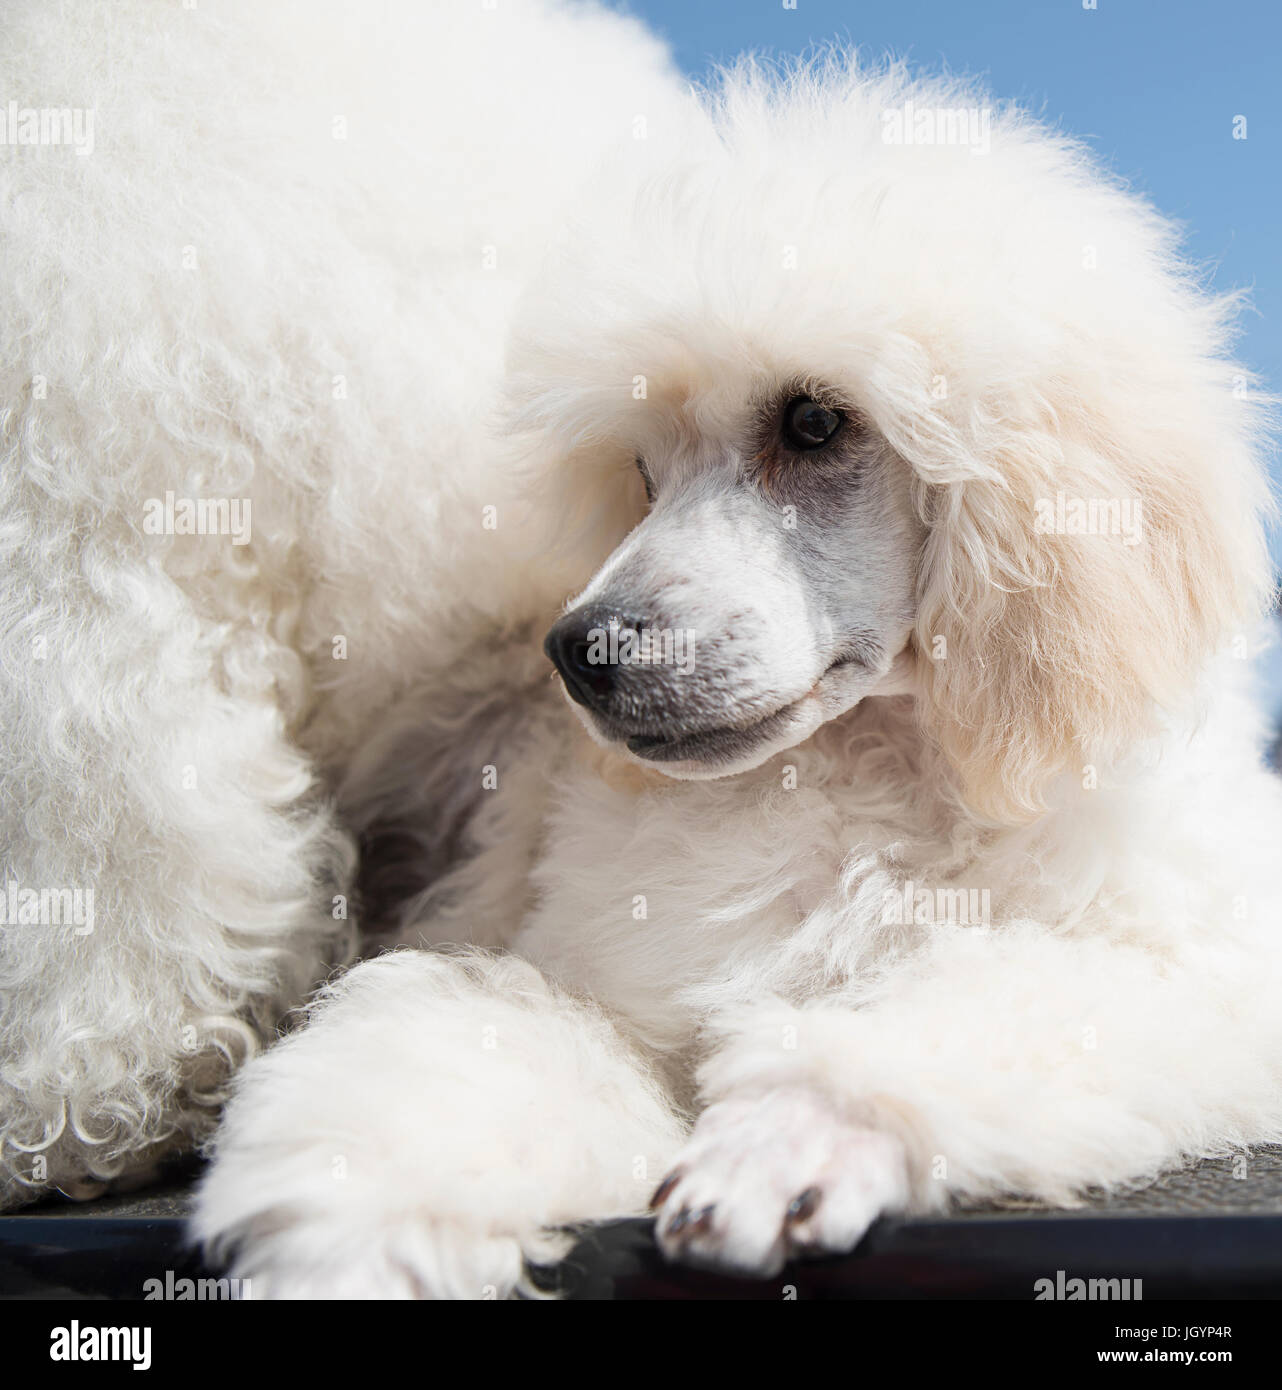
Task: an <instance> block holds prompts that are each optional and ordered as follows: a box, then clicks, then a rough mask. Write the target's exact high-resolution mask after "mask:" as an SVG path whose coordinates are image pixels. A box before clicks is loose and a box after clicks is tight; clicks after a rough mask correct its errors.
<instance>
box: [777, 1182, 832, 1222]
mask: <svg viewBox="0 0 1282 1390" xmlns="http://www.w3.org/2000/svg"><path fill="white" fill-rule="evenodd" d="M822 1198H823V1193H822V1192H821V1191H820V1190H819V1188H817V1187H808V1188H806V1189H805V1191H804V1192H799V1193H798V1194H797V1195H796V1196H795V1197H794V1198H793V1199H792V1201H791V1202H789V1203H788V1213H787V1215H786V1216H785V1217H784V1223H785V1225H788V1226H796V1225H798V1224H799V1223H800V1222H802V1221H809V1220H810V1218H811V1217H812V1216H813V1215H814V1214H815V1212H816V1211H817V1210H818V1209H819V1203H820V1201H821V1200H822Z"/></svg>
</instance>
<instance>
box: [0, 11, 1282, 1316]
mask: <svg viewBox="0 0 1282 1390" xmlns="http://www.w3.org/2000/svg"><path fill="white" fill-rule="evenodd" d="M0 53H2V57H0V76H2V77H3V82H2V84H0V87H2V89H3V90H4V91H5V92H7V93H16V94H18V97H19V101H20V103H21V105H22V108H23V109H22V110H19V111H18V112H16V113H15V112H14V111H13V109H12V103H11V107H10V110H9V112H7V113H6V121H7V123H6V126H5V132H6V146H5V147H4V148H0V218H2V219H3V235H2V236H0V287H2V288H0V343H2V344H3V351H2V352H0V378H2V380H3V395H2V396H0V443H2V447H3V470H2V471H0V509H2V511H0V516H2V520H0V546H2V547H3V551H4V561H3V563H4V571H3V573H4V580H3V598H2V608H0V612H2V615H3V621H2V627H3V633H4V647H3V660H4V679H3V682H2V683H0V700H3V704H4V708H3V716H2V725H0V726H2V727H3V748H4V758H3V768H2V772H3V777H4V796H3V801H2V802H0V814H2V815H3V817H4V825H3V852H4V866H3V867H4V873H5V880H6V895H5V901H4V904H3V906H4V910H5V913H6V916H5V925H4V926H3V928H2V929H0V949H2V951H3V957H2V960H0V971H2V979H3V991H4V1014H3V1024H2V1028H0V1044H2V1049H3V1054H2V1055H3V1101H2V1111H0V1132H2V1134H3V1141H4V1147H3V1169H4V1177H5V1182H6V1189H5V1191H6V1197H7V1200H9V1201H11V1202H12V1201H17V1200H21V1199H23V1198H24V1197H29V1196H31V1195H33V1194H35V1193H38V1192H40V1191H41V1190H44V1189H47V1188H49V1187H51V1186H56V1187H59V1188H61V1189H63V1190H64V1191H89V1190H93V1188H94V1185H95V1183H97V1184H101V1183H102V1182H105V1181H110V1180H112V1179H129V1178H134V1177H137V1176H138V1175H139V1174H140V1173H142V1172H144V1171H145V1170H146V1169H147V1167H148V1165H150V1164H152V1163H154V1161H155V1160H156V1158H157V1157H158V1156H161V1155H163V1154H164V1153H166V1152H169V1151H173V1150H175V1149H180V1148H183V1147H189V1146H191V1145H193V1144H195V1143H197V1142H200V1141H201V1140H203V1139H205V1138H206V1137H207V1136H208V1134H209V1132H210V1130H211V1128H212V1125H213V1122H214V1120H215V1118H216V1114H217V1104H218V1102H219V1099H220V1092H221V1090H222V1088H223V1083H224V1082H225V1079H226V1076H227V1073H228V1070H229V1068H231V1067H233V1066H235V1065H236V1064H238V1063H240V1062H241V1061H242V1060H243V1059H244V1058H246V1057H247V1055H248V1054H250V1053H252V1052H253V1051H254V1050H255V1049H256V1047H257V1046H258V1045H259V1044H260V1043H262V1042H264V1041H266V1040H268V1039H270V1038H271V1037H272V1035H273V1033H274V1031H275V1029H276V1027H277V1025H278V1024H279V1023H280V1022H281V1020H282V1019H283V1017H284V1016H285V1015H286V1014H287V1013H288V1011H289V1010H290V1009H291V1008H293V1007H294V1006H295V1005H297V1004H299V1003H300V1002H301V1001H302V1000H304V999H305V997H306V996H307V994H308V992H309V991H310V990H311V989H312V988H313V987H314V986H315V985H317V984H318V983H319V982H321V981H322V980H323V979H324V978H325V976H326V974H327V973H328V972H329V971H330V970H331V969H332V967H333V966H334V965H335V964H336V963H340V962H343V961H344V960H346V959H347V958H349V953H350V952H351V951H352V950H353V949H355V945H354V942H353V939H352V938H353V937H354V936H355V935H356V932H355V923H356V919H357V918H358V917H359V919H360V926H361V928H362V939H363V942H364V947H365V949H366V950H367V953H369V954H373V952H374V950H375V949H376V946H377V945H378V944H385V945H401V946H406V947H418V946H420V945H424V944H425V945H427V946H430V947H446V946H449V947H452V949H435V950H421V949H403V950H398V951H393V952H390V953H386V954H383V955H381V956H379V957H378V958H377V959H372V960H370V961H368V962H367V963H365V964H362V965H359V966H357V967H355V968H353V969H351V970H349V971H348V972H347V973H346V974H344V975H342V976H341V978H339V979H338V980H337V982H336V983H332V984H330V985H329V986H328V987H327V988H326V989H325V990H324V991H323V992H322V994H321V996H320V998H319V1001H318V1002H317V1003H316V1004H315V1005H314V1006H313V1008H312V1010H311V1013H310V1016H309V1018H308V1021H307V1023H306V1026H304V1027H302V1028H299V1029H297V1030H296V1031H294V1032H292V1033H291V1034H290V1035H289V1036H288V1037H287V1038H286V1039H285V1040H284V1041H283V1042H282V1043H281V1044H280V1045H278V1046H276V1047H274V1048H273V1049H271V1050H270V1051H268V1052H266V1053H265V1054H264V1055H263V1056H262V1057H261V1058H260V1059H258V1060H255V1061H253V1062H252V1063H251V1064H249V1065H248V1066H247V1067H246V1068H245V1069H244V1070H243V1071H242V1072H240V1074H239V1077H238V1080H237V1084H236V1085H235V1087H234V1088H233V1095H232V1099H231V1101H230V1105H229V1107H228V1109H227V1112H226V1118H225V1121H224V1124H223V1128H222V1130H221V1132H220V1134H219V1137H218V1139H217V1141H216V1143H215V1146H214V1163H213V1166H212V1169H211V1171H210V1173H209V1175H208V1177H207V1179H206V1180H205V1182H204V1185H203V1188H202V1192H201V1197H200V1202H199V1208H198V1214H197V1219H196V1229H197V1232H198V1234H199V1235H200V1236H201V1237H202V1238H203V1239H205V1240H206V1241H207V1242H209V1244H210V1246H211V1248H212V1249H213V1250H214V1251H215V1252H216V1253H218V1254H220V1255H223V1256H226V1257H229V1258H230V1259H231V1260H232V1261H233V1263H234V1267H235V1272H237V1273H239V1274H241V1275H247V1276H252V1277H253V1279H254V1288H255V1291H256V1292H271V1293H272V1294H275V1295H277V1296H291V1295H307V1294H314V1295H350V1296H377V1297H386V1296H416V1295H428V1296H463V1297H484V1296H487V1295H495V1294H497V1295H500V1296H502V1295H506V1294H508V1293H511V1292H514V1291H515V1292H519V1291H521V1290H522V1289H524V1288H526V1287H527V1286H528V1275H527V1273H526V1266H527V1262H529V1261H531V1260H537V1261H544V1260H548V1259H552V1258H555V1256H556V1254H557V1252H558V1251H559V1250H560V1249H562V1248H563V1246H564V1242H565V1240H566V1237H565V1236H564V1235H563V1234H561V1232H562V1231H563V1229H564V1228H565V1227H566V1226H567V1225H568V1224H570V1223H575V1222H581V1221H585V1220H591V1219H594V1218H604V1217H612V1216H619V1215H623V1214H627V1213H636V1212H640V1211H643V1210H644V1209H645V1207H646V1205H647V1202H648V1201H649V1200H650V1196H651V1193H652V1192H654V1189H655V1187H656V1184H657V1185H658V1191H657V1192H655V1194H654V1204H655V1206H656V1207H657V1208H658V1232H659V1240H660V1242H661V1244H662V1246H663V1248H664V1249H665V1251H667V1252H668V1253H669V1254H670V1255H671V1256H672V1257H673V1258H676V1259H683V1260H690V1261H694V1262H699V1263H707V1264H715V1265H719V1266H722V1267H727V1268H734V1269H739V1270H746V1271H752V1272H757V1273H762V1274H765V1273H770V1272H773V1271H777V1270H778V1269H779V1268H780V1266H781V1264H782V1263H783V1261H784V1260H785V1259H786V1258H788V1257H789V1256H790V1255H793V1254H798V1253H805V1252H808V1251H827V1250H844V1249H848V1248H850V1247H851V1246H852V1245H854V1244H855V1243H856V1242H857V1241H858V1240H859V1238H860V1236H861V1235H862V1233H863V1232H864V1230H865V1229H866V1227H867V1226H868V1224H869V1222H870V1221H872V1220H873V1219H874V1218H875V1217H876V1216H877V1215H878V1214H879V1213H882V1212H889V1211H905V1210H906V1211H922V1210H926V1209H930V1208H937V1207H940V1206H942V1205H944V1204H946V1203H948V1202H950V1201H952V1200H965V1199H969V1198H980V1197H984V1196H986V1195H992V1194H999V1193H1008V1192H1009V1193H1020V1194H1025V1195H1029V1196H1033V1197H1038V1198H1044V1199H1047V1200H1051V1201H1066V1200H1071V1198H1072V1197H1073V1195H1074V1194H1075V1193H1078V1192H1080V1191H1081V1190H1083V1189H1085V1188H1087V1187H1090V1186H1092V1185H1110V1184H1118V1183H1123V1182H1127V1181H1132V1180H1137V1179H1143V1178H1146V1177H1148V1176H1151V1175H1153V1174H1156V1173H1157V1172H1159V1171H1160V1170H1162V1169H1163V1168H1165V1167H1168V1166H1170V1165H1174V1164H1178V1163H1180V1162H1181V1161H1182V1160H1185V1159H1188V1158H1191V1157H1195V1156H1198V1155H1206V1154H1213V1153H1223V1152H1226V1151H1228V1150H1232V1149H1236V1148H1239V1147H1241V1146H1246V1145H1250V1144H1255V1143H1259V1142H1263V1141H1269V1140H1276V1139H1280V1138H1282V1007H1280V1004H1282V990H1280V985H1282V980H1280V974H1282V969H1280V967H1282V933H1280V929H1282V883H1279V881H1278V875H1277V873H1276V870H1275V865H1276V863H1277V854H1278V847H1279V844H1282V789H1280V788H1279V785H1278V784H1277V783H1276V782H1275V781H1274V780H1273V779H1272V778H1271V777H1270V776H1269V775H1268V774H1267V773H1266V772H1265V771H1264V769H1263V767H1262V765H1261V762H1260V757H1259V752H1258V747H1259V742H1260V735H1261V727H1260V726H1261V721H1260V719H1259V718H1258V716H1257V714H1256V713H1255V712H1254V710H1253V708H1252V706H1251V703H1250V701H1249V700H1248V698H1247V696H1246V694H1245V693H1244V686H1245V684H1246V679H1247V675H1248V663H1247V661H1246V659H1245V658H1246V657H1248V656H1249V655H1250V653H1251V650H1252V645H1253V641H1254V638H1253V633H1254V631H1255V624H1256V622H1257V620H1258V616H1259V614H1260V613H1261V611H1262V608H1263V606H1264V604H1265V603H1266V602H1267V600H1268V597H1269V586H1270V569H1269V564H1268V558H1267V552H1266V549H1265V545H1264V540H1263V519H1264V517H1265V515H1266V513H1267V509H1268V497H1267V490H1266V486H1265V481H1264V476H1263V472H1262V468H1261V465H1260V461H1259V456H1258V454H1259V440H1260V435H1261V431H1262V428H1263V424H1264V420H1263V415H1262V411H1261V406H1260V404H1259V400H1258V393H1257V392H1256V390H1255V388H1254V386H1253V384H1252V383H1251V382H1250V380H1249V379H1248V377H1247V376H1246V374H1245V373H1243V372H1242V370H1241V369H1240V368H1238V367H1236V366H1235V365H1234V364H1233V362H1232V361H1231V359H1230V357H1229V356H1228V351H1227V340H1228V337H1229V331H1230V321H1231V319H1232V315H1233V311H1234V308H1235V305H1234V303H1233V301H1232V300H1230V299H1223V298H1220V299H1217V298H1211V297H1209V296H1208V295H1207V294H1206V293H1205V292H1204V290H1203V289H1202V287H1201V286H1200V284H1199V283H1198V281H1197V279H1196V277H1195V276H1194V275H1193V274H1192V273H1191V272H1190V271H1189V270H1188V269H1187V268H1186V267H1185V266H1184V264H1183V263H1182V262H1181V261H1180V260H1179V258H1178V253H1177V250H1176V246H1175V241H1174V237H1173V233H1172V231H1171V229H1170V228H1169V226H1168V225H1167V224H1165V223H1164V222H1163V221H1162V220H1161V219H1160V218H1159V217H1158V216H1157V215H1156V214H1155V213H1154V212H1153V211H1152V210H1151V209H1150V208H1148V207H1147V206H1146V205H1145V204H1143V203H1142V202H1141V201H1139V200H1138V199H1136V198H1134V197H1132V196H1130V195H1128V194H1127V193H1126V192H1124V191H1123V190H1122V189H1120V188H1119V187H1117V186H1116V184H1115V183H1113V182H1111V181H1110V180H1109V179H1107V178H1106V177H1104V176H1103V175H1101V174H1100V173H1099V171H1098V170H1096V169H1095V168H1093V167H1092V165H1091V163H1090V161H1089V160H1088V159H1087V157H1086V156H1085V155H1084V154H1083V152H1082V151H1081V149H1080V148H1078V147H1076V146H1075V145H1073V144H1072V143H1070V142H1069V141H1067V140H1065V139H1063V138H1062V137H1060V136H1058V135H1056V134H1054V133H1052V132H1049V131H1047V130H1046V129H1045V128H1044V127H1042V126H1039V125H1037V124H1035V123H1034V122H1032V121H1030V120H1029V119H1028V118H1027V117H1025V116H1022V115H1020V114H1019V113H1017V112H1014V111H1010V110H1006V109H994V108H990V107H989V106H988V105H987V104H986V103H985V101H984V99H983V97H982V95H977V94H976V93H975V92H973V91H970V90H968V89H965V88H961V87H956V86H951V85H943V84H937V83H936V84H932V83H922V82H915V81H912V80H910V79H909V78H908V77H907V76H906V75H905V74H904V73H903V72H902V71H901V70H899V69H896V68H891V69H882V70H878V71H868V70H861V69H859V68H858V67H857V66H856V64H855V62H854V60H853V58H848V57H846V56H842V55H836V56H830V57H826V58H821V59H819V60H817V61H816V62H814V63H811V64H809V65H806V66H801V67H798V68H796V69H790V70H788V71H785V72H782V73H780V72H775V71H773V70H771V69H769V68H767V67H763V66H761V65H757V64H753V63H750V62H748V63H744V64H742V65H740V66H739V67H737V68H736V69H734V70H733V71H732V72H730V73H729V74H728V75H727V76H726V77H725V78H724V80H723V81H722V82H721V83H720V84H719V85H718V87H717V88H716V90H715V91H713V92H711V93H704V94H701V95H691V94H690V93H688V92H686V91H685V90H684V88H683V86H682V84H681V83H680V82H679V81H678V80H677V79H676V77H675V76H674V75H673V73H672V72H671V70H670V69H669V67H668V64H667V60H666V59H665V57H664V55H663V53H662V50H661V49H660V47H659V46H658V45H657V44H656V43H655V42H654V41H653V40H652V39H651V38H649V37H648V36H647V35H646V34H645V33H644V32H643V31H642V30H641V29H640V28H639V27H638V26H637V25H636V24H634V23H633V22H632V21H629V20H625V19H621V18H619V17H617V16H614V15H611V14H608V13H606V12H603V11H600V10H596V9H592V8H587V7H584V6H581V5H571V4H555V3H545V2H544V0H540V2H539V3H534V0H493V3H482V2H481V0H466V2H465V0H459V3H456V4H451V5H448V6H446V5H432V6H423V7H420V6H415V5H412V4H409V3H405V4H400V3H391V4H389V5H387V6H385V7H381V8H379V9H378V10H377V11H372V12H371V11H369V10H367V9H365V8H362V7H357V6H343V5H339V4H333V5H330V4H324V5H320V6H318V5H316V4H302V3H299V4H296V5H295V4H292V3H285V0H272V3H270V4H264V3H262V2H261V0H254V2H253V3H249V0H246V3H244V4H241V3H227V4H222V3H216V0H202V3H201V4H200V6H199V7H198V8H195V9H190V10H189V9H186V8H183V7H180V6H176V5H161V4H152V3H145V0H132V3H129V4H121V5H112V6H105V5H104V6H101V7H89V6H85V7H83V8H80V7H75V6H68V7H66V10H64V11H53V12H50V11H48V10H47V9H46V8H42V7H40V6H37V5H34V4H32V5H31V6H29V7H28V6H22V5H16V6H13V7H11V10H10V12H9V13H8V14H7V15H6V26H5V32H4V35H3V39H2V40H0ZM28 110H29V111H30V113H31V117H30V118H28V116H27V115H26V114H24V113H25V112H26V111H28ZM49 111H52V112H53V114H52V115H51V116H48V119H46V114H47V112H49ZM60 113H66V115H65V118H64V116H63V115H61V114H60ZM24 130H25V131H26V133H27V137H29V138H24V135H23V131H24ZM59 133H61V136H62V137H66V138H65V139H61V138H60V139H59V140H58V141H57V142H55V139H54V137H55V136H57V135H59ZM77 133H79V136H80V137H81V138H80V139H76V136H77ZM90 133H91V134H90ZM567 594H574V597H572V598H571V599H570V600H569V602H568V603H566V602H565V599H566V595H567ZM558 614H560V616H559V617H558ZM549 629H550V631H549ZM545 634H546V656H545V655H544V650H543V647H544V642H545ZM548 657H550V658H551V660H552V662H553V663H554V665H555V667H556V670H557V672H558V673H559V675H557V676H554V675H553V673H552V670H551V668H550V667H549V665H548ZM565 695H568V696H569V700H570V702H572V705H571V704H570V703H567V701H566V700H565V699H564V698H563V697H564V696H565ZM358 851H359V852H358ZM349 903H350V905H351V912H350V914H349V910H348V909H349ZM69 918H72V919H74V920H71V921H69V920H68V919H69Z"/></svg>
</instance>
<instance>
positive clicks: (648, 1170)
mask: <svg viewBox="0 0 1282 1390" xmlns="http://www.w3.org/2000/svg"><path fill="white" fill-rule="evenodd" d="M681 1135H682V1130H681V1126H680V1123H679V1121H678V1120H677V1118H676V1117H675V1116H674V1114H673V1112H672V1109H671V1107H670V1105H669V1104H668V1102H667V1100H666V1098H665V1096H664V1095H663V1093H662V1091H661V1089H660V1088H659V1086H658V1085H657V1084H656V1083H655V1081H654V1080H653V1079H652V1078H651V1077H650V1076H649V1075H648V1073H647V1072H646V1070H645V1068H644V1066H643V1065H642V1064H641V1063H640V1062H639V1061H638V1060H637V1058H636V1057H635V1056H634V1055H633V1054H632V1053H631V1052H629V1051H628V1049H627V1048H626V1047H625V1046H624V1044H623V1043H622V1042H621V1041H620V1039H619V1037H618V1036H617V1034H616V1033H615V1031H614V1029H613V1027H612V1026H611V1025H610V1023H609V1022H607V1020H606V1019H605V1018H603V1017H602V1016H601V1015H600V1014H598V1013H597V1012H595V1011H593V1010H591V1009H590V1008H588V1007H585V1006H583V1005H581V1004H578V1003H575V1002H574V1001H572V1000H570V999H569V998H567V997H565V996H564V995H561V994H559V993H558V992H557V991H556V990H555V989H553V988H552V987H550V986H549V985H548V984H547V983H546V981H545V980H544V979H543V977H542V976H541V975H539V973H538V972H537V971H536V970H535V969H534V968H533V967H532V966H530V965H528V964H526V963H525V962H523V961H521V960H519V959H517V958H515V957H512V956H489V955H479V954H466V955H447V954H443V953H437V952H422V951H399V952H394V953H391V954H388V955H384V956H382V957H380V958H378V959H377V960H373V961H369V962H366V963H365V964H363V965H359V966H357V967H356V968H355V969H353V970H351V971H350V972H348V974H347V975H345V976H344V977H343V978H342V980H341V981H339V982H338V984H337V985H335V986H334V987H333V988H332V989H331V990H330V991H329V992H328V994H327V995H326V996H325V997H324V998H323V999H322V1000H321V1001H320V1002H319V1004H318V1005H316V1006H315V1008H314V1013H313V1017H312V1019H311V1020H310V1022H309V1024H308V1026H307V1027H306V1028H304V1029H302V1030H301V1031H300V1032H298V1033H295V1034H294V1035H293V1036H291V1037H289V1038H287V1039H286V1040H285V1041H284V1042H282V1043H281V1044H280V1045H279V1046H278V1047H276V1048H275V1049H273V1050H272V1051H271V1052H268V1053H266V1054H265V1055H264V1056H262V1057H261V1058H259V1059H257V1060H256V1061H255V1062H253V1063H251V1064H250V1065H249V1067H248V1068H246V1070H245V1071H244V1072H243V1073H242V1074H241V1076H240V1078H239V1080H238V1083H237V1089H236V1094H235V1096H234V1098H233V1100H232V1102H231V1104H230V1105H229V1107H228V1110H227V1114H226V1117H225V1120H224V1124H223V1128H222V1130H221V1131H220V1134H219V1136H218V1139H217V1141H216V1144H215V1159H214V1163H213V1166H212V1169H211V1171H210V1173H209V1175H208V1176H207V1178H206V1179H205V1182H204V1184H203V1186H202V1188H201V1192H200V1195H199V1201H198V1206H197V1211H196V1216H195V1223H194V1225H195V1232H196V1234H197V1236H198V1237H199V1238H200V1239H202V1240H203V1241H204V1242H206V1243H207V1245H208V1246H209V1247H210V1248H211V1249H212V1251H213V1253H214V1254H215V1256H216V1257H219V1258H226V1257H229V1256H234V1267H233V1272H234V1273H235V1274H236V1275H238V1276H239V1277H242V1278H249V1279H252V1280H253V1285H252V1287H253V1291H254V1295H255V1296H256V1297H262V1296H268V1297H309V1296H312V1297H353V1298H413V1297H441V1298H449V1297H454V1298H486V1297H505V1296H507V1295H509V1294H511V1293H512V1292H514V1291H521V1290H523V1289H524V1288H526V1287H527V1285H526V1273H525V1267H526V1262H527V1261H534V1262H544V1261H548V1260H551V1259H553V1258H555V1257H556V1256H557V1254H558V1253H560V1251H561V1250H562V1249H563V1247H564V1243H565V1238H564V1236H562V1235H559V1234H558V1228H560V1227H563V1226H565V1225H566V1224H568V1223H571V1222H576V1221H582V1220H584V1219H589V1218H605V1217H613V1216H623V1215H627V1214H630V1213H635V1212H638V1211H641V1210H643V1209H644V1207H645V1202H646V1198H647V1197H648V1195H649V1191H650V1189H651V1188H652V1187H653V1185H654V1182H655V1179H656V1176H657V1174H658V1173H659V1172H660V1171H662V1165H664V1164H665V1163H667V1162H669V1161H670V1160H671V1158H672V1155H673V1154H674V1153H675V1151H676V1149H677V1147H678V1146H679V1143H680V1140H681Z"/></svg>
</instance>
